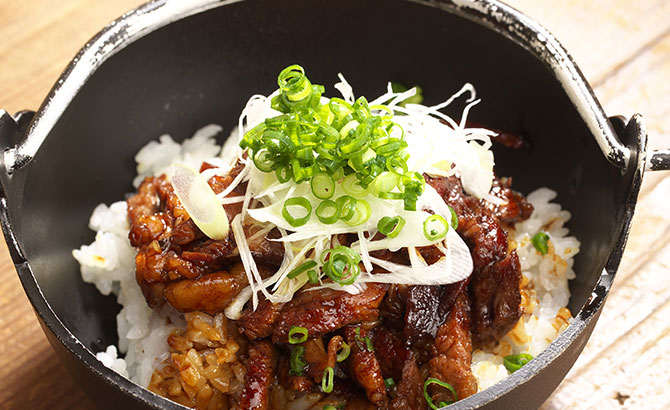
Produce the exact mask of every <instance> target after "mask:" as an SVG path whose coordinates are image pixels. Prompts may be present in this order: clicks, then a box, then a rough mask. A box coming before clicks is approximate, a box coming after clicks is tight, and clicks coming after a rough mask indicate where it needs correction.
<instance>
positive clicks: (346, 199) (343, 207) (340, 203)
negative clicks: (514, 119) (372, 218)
mask: <svg viewBox="0 0 670 410" xmlns="http://www.w3.org/2000/svg"><path fill="white" fill-rule="evenodd" d="M335 202H336V203H337V207H338V210H339V217H340V219H341V220H343V221H345V222H346V221H348V220H350V219H351V218H352V217H353V216H354V214H355V213H356V199H355V198H354V197H351V196H349V195H343V196H341V197H339V198H337V199H336V200H335Z"/></svg>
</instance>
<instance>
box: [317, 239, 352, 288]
mask: <svg viewBox="0 0 670 410" xmlns="http://www.w3.org/2000/svg"><path fill="white" fill-rule="evenodd" d="M360 262H361V256H360V255H359V254H358V253H357V252H354V251H353V250H351V248H348V247H346V246H341V245H338V246H336V247H334V248H332V249H326V250H325V251H323V253H322V254H321V263H323V273H324V274H325V275H326V276H328V277H329V278H330V279H332V280H333V282H335V283H339V284H340V285H351V284H352V283H354V281H355V280H356V278H357V277H358V275H360V273H361V268H360V267H359V266H358V264H359V263H360Z"/></svg>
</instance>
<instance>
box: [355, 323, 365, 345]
mask: <svg viewBox="0 0 670 410" xmlns="http://www.w3.org/2000/svg"><path fill="white" fill-rule="evenodd" d="M354 333H355V334H356V335H355V336H354V341H356V346H358V348H359V349H360V350H365V345H364V344H363V338H362V337H361V328H360V327H357V328H356V329H354Z"/></svg>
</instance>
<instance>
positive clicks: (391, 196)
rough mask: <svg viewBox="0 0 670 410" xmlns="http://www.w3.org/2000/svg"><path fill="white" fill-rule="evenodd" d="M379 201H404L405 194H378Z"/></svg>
mask: <svg viewBox="0 0 670 410" xmlns="http://www.w3.org/2000/svg"><path fill="white" fill-rule="evenodd" d="M378 196H379V197H380V198H381V199H404V198H405V194H403V193H402V192H380V193H379V195H378Z"/></svg>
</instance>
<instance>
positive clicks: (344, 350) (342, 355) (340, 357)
mask: <svg viewBox="0 0 670 410" xmlns="http://www.w3.org/2000/svg"><path fill="white" fill-rule="evenodd" d="M350 353H351V348H350V347H349V345H348V344H346V343H345V342H342V346H340V350H338V352H337V357H336V359H337V362H338V363H339V362H343V361H345V360H347V357H349V354H350Z"/></svg>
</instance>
